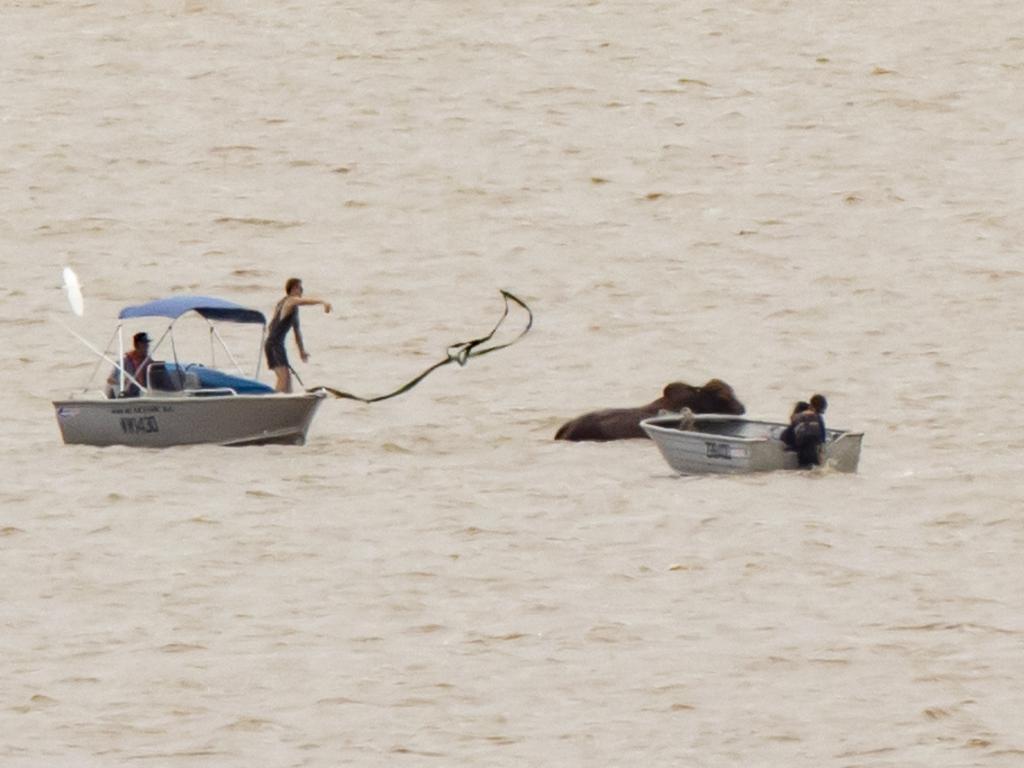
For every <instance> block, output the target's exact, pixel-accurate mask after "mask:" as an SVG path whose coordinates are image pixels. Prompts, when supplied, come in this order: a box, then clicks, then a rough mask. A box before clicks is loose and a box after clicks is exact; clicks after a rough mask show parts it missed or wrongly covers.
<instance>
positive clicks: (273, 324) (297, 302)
mask: <svg viewBox="0 0 1024 768" xmlns="http://www.w3.org/2000/svg"><path fill="white" fill-rule="evenodd" d="M284 292H285V297H284V298H283V299H281V300H280V301H279V302H277V306H276V307H275V308H274V317H273V318H272V319H271V321H270V327H269V328H268V329H267V341H266V343H264V345H263V349H264V351H265V352H266V353H267V367H268V368H270V370H272V371H273V372H274V375H276V376H277V383H276V384H275V386H274V389H276V390H277V391H278V392H291V391H292V369H291V365H289V363H288V352H287V351H286V350H285V348H284V340H285V337H286V336H287V335H288V331H290V330H292V329H294V330H295V343H296V344H297V345H298V347H299V355H300V356H301V357H302V362H304V363H305V362H306V361H307V360H309V353H308V352H306V347H305V346H304V345H303V343H302V331H301V330H300V329H299V307H301V306H306V305H311V304H322V305H323V308H324V312H330V311H331V305H330V303H329V302H326V301H324V300H323V299H307V298H303V296H302V281H301V280H300V279H299V278H297V277H292V278H289V280H288V282H287V283H285V285H284Z"/></svg>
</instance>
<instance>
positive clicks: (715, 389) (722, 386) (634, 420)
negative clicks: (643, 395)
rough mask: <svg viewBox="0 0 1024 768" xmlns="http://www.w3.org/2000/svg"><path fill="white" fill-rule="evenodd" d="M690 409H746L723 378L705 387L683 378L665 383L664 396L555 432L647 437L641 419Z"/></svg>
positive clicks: (560, 435) (564, 436) (571, 436)
mask: <svg viewBox="0 0 1024 768" xmlns="http://www.w3.org/2000/svg"><path fill="white" fill-rule="evenodd" d="M684 408H689V409H690V410H691V411H693V412H694V413H725V414H730V415H733V416H739V415H740V414H742V413H745V412H746V410H747V409H746V408H744V407H743V403H741V402H740V401H739V400H738V399H736V393H735V392H733V389H732V387H730V386H729V385H728V384H726V383H725V382H724V381H722V380H721V379H711V380H710V381H709V382H707V383H706V384H705V385H704V386H702V387H694V386H692V385H690V384H684V383H683V382H681V381H674V382H672V383H671V384H668V385H666V386H665V389H664V390H663V392H662V395H661V397H659V398H658V399H657V400H654V401H653V402H650V403H648V404H647V405H642V406H640V407H639V408H605V409H604V410H600V411H592V412H590V413H585V414H583V415H582V416H577V417H576V418H575V419H573V420H572V421H567V422H566V423H565V424H563V425H562V427H561V428H560V429H559V430H558V432H557V433H555V439H556V440H576V441H578V440H625V439H629V438H646V437H647V434H646V433H645V432H644V431H643V430H642V429H641V428H640V422H641V421H643V420H644V419H646V418H648V417H650V416H657V415H658V413H660V412H661V411H672V412H678V411H681V410H683V409H684Z"/></svg>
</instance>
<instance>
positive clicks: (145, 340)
mask: <svg viewBox="0 0 1024 768" xmlns="http://www.w3.org/2000/svg"><path fill="white" fill-rule="evenodd" d="M150 341H152V339H150V338H149V336H148V335H147V334H146V332H145V331H139V332H138V333H136V334H135V335H134V336H132V344H134V345H135V346H139V344H149V342H150Z"/></svg>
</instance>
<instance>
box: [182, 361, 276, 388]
mask: <svg viewBox="0 0 1024 768" xmlns="http://www.w3.org/2000/svg"><path fill="white" fill-rule="evenodd" d="M166 368H167V372H168V374H170V375H171V376H174V375H175V374H177V373H178V372H179V371H180V372H182V373H185V374H189V373H193V374H195V376H196V378H197V379H199V385H200V386H201V387H202V388H203V389H225V388H230V389H233V390H235V392H237V393H238V394H240V395H270V394H273V392H274V388H273V387H270V386H267V385H266V384H264V383H263V382H262V381H256V379H247V378H245V377H244V376H233V375H232V374H230V373H224V371H218V370H217V369H216V368H207V367H206V366H204V365H198V364H196V363H189V364H188V365H182V366H178V365H175V364H174V363H167V364H166Z"/></svg>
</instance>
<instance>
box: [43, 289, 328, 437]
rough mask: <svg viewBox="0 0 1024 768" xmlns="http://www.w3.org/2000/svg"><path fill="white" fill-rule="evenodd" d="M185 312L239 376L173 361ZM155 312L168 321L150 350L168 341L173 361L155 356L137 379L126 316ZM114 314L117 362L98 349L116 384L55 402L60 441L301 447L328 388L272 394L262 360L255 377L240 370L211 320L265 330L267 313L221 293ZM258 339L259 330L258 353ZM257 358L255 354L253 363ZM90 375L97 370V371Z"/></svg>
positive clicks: (168, 300) (169, 300)
mask: <svg viewBox="0 0 1024 768" xmlns="http://www.w3.org/2000/svg"><path fill="white" fill-rule="evenodd" d="M188 313H196V314H198V315H199V316H201V317H202V318H204V319H205V320H206V322H207V323H208V324H209V329H210V336H211V344H212V343H213V340H214V339H216V340H217V341H218V342H219V343H220V345H221V347H222V348H223V350H224V352H225V353H226V354H227V356H228V357H229V358H230V360H231V362H232V363H234V364H235V367H236V368H238V374H237V375H235V374H231V373H227V372H224V371H221V370H218V369H217V368H215V367H206V366H202V365H198V364H184V363H182V362H180V361H179V360H178V359H177V350H176V349H175V346H174V324H175V322H176V321H177V320H178V318H180V317H181V316H182V315H185V314H188ZM153 317H163V318H169V319H170V324H169V325H168V327H167V330H166V331H165V332H164V334H163V336H161V337H160V339H159V341H158V342H157V344H156V345H154V347H153V349H152V350H151V352H150V354H151V355H155V353H156V351H157V349H158V348H159V347H160V345H161V344H162V343H163V342H164V341H165V340H168V341H169V342H170V344H169V346H170V348H171V351H172V355H173V362H172V361H165V362H155V361H154V362H152V363H151V364H150V365H149V366H148V370H147V374H146V377H145V378H146V381H137V380H135V379H134V378H132V377H131V375H130V374H129V373H128V371H126V370H125V369H124V368H123V366H122V363H121V361H123V359H124V354H123V353H124V341H123V333H122V331H123V321H125V320H131V319H135V318H153ZM118 318H119V319H120V320H121V321H122V322H121V323H119V324H118V327H117V332H116V337H117V339H118V356H117V360H116V361H115V360H112V359H111V358H110V357H109V355H108V354H107V352H103V353H99V352H98V351H97V354H100V357H101V358H102V359H103V360H106V361H107V362H108V363H109V364H110V365H111V366H113V367H114V369H115V370H116V372H117V385H116V386H114V387H108V388H107V389H106V390H105V391H100V390H97V389H96V388H95V387H92V386H91V385H87V386H86V387H85V388H84V389H83V390H82V391H80V392H77V393H75V394H73V395H71V396H70V397H69V398H67V399H65V400H57V401H54V403H53V405H54V409H55V411H56V416H57V423H58V424H59V425H60V430H61V434H62V436H63V438H64V442H65V443H78V444H85V445H98V446H104V445H129V446H136V447H147V448H163V447H167V446H173V445H190V444H196V443H213V444H220V445H258V444H264V443H285V444H291V445H301V444H303V443H304V442H305V440H306V434H307V432H308V430H309V426H310V424H311V423H312V421H313V417H314V415H315V414H316V411H317V409H318V408H319V407H320V404H321V403H322V402H323V400H324V397H325V393H324V392H319V391H318V392H304V393H300V394H281V393H277V392H275V391H274V390H273V389H272V388H271V387H269V386H267V385H266V384H264V383H262V382H260V381H258V380H257V377H258V376H259V362H257V364H256V370H255V372H254V373H253V375H252V377H251V378H249V377H247V376H245V375H244V374H242V372H241V369H240V368H239V366H238V365H237V362H235V358H234V356H233V355H232V354H231V351H230V350H229V349H228V348H227V346H226V345H225V344H224V341H223V339H222V338H221V336H220V334H219V333H218V332H217V329H216V325H215V323H216V322H230V323H252V324H259V325H260V326H261V328H263V330H264V331H265V328H266V318H265V317H264V316H263V314H262V313H261V312H259V311H257V310H254V309H248V308H246V307H243V306H240V305H238V304H234V303H232V302H228V301H224V300H223V299H216V298H210V297H206V296H173V297H170V298H166V299H160V300H158V301H153V302H149V303H147V304H142V305H139V306H131V307H125V308H124V309H122V310H121V312H120V313H119V314H118ZM262 337H263V334H261V350H260V351H262ZM94 351H96V350H94ZM260 359H261V355H259V354H258V355H257V361H259V360H260ZM95 373H96V372H95V370H94V372H93V376H94V377H95ZM129 384H130V385H133V386H128V385H129ZM128 391H134V392H137V393H138V396H135V397H127V396H120V394H119V393H122V392H128Z"/></svg>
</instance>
